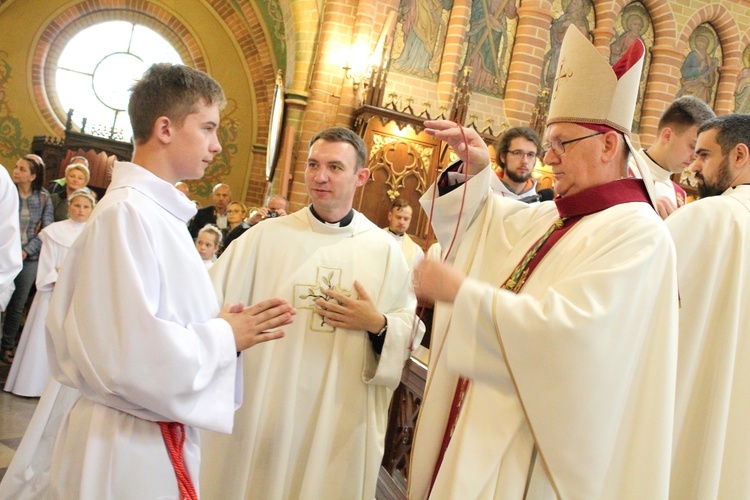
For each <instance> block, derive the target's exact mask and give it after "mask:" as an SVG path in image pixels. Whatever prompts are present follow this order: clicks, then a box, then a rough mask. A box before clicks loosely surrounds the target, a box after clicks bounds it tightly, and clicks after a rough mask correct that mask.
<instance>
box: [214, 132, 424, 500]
mask: <svg viewBox="0 0 750 500" xmlns="http://www.w3.org/2000/svg"><path fill="white" fill-rule="evenodd" d="M366 160H367V148H366V147H365V144H364V142H363V141H362V139H361V138H360V137H359V136H357V135H356V134H355V133H354V132H352V131H351V130H348V129H344V128H338V127H337V128H331V129H327V130H324V131H322V132H319V133H318V134H316V135H315V136H313V138H312V139H311V141H310V148H309V152H308V158H307V164H306V167H305V185H306V186H307V191H308V194H309V195H310V198H311V200H312V204H311V205H310V206H308V207H305V208H303V209H302V210H299V211H297V212H295V213H293V214H290V215H287V216H286V217H277V218H271V219H266V220H265V221H264V222H262V223H260V224H257V225H255V226H253V227H252V228H250V229H248V230H247V231H246V232H245V233H244V234H243V235H242V236H240V237H239V238H237V239H236V240H235V241H234V242H233V243H232V244H231V245H230V246H229V247H228V248H227V250H226V251H225V252H224V253H223V254H222V255H221V257H219V260H217V261H216V264H214V266H213V267H212V268H211V270H210V271H209V274H210V275H211V279H212V281H213V283H214V286H215V288H216V292H217V294H218V296H219V302H225V301H230V302H232V301H237V300H243V301H255V300H260V299H261V298H264V297H271V296H275V295H278V296H279V297H282V298H286V299H287V300H289V302H290V303H292V304H293V305H294V306H295V307H296V309H297V311H298V314H297V317H296V318H295V321H294V324H293V325H291V326H290V327H288V328H287V329H286V330H287V336H286V337H285V338H284V339H281V340H280V341H276V342H271V343H268V344H265V345H264V346H259V347H258V348H256V349H252V350H251V351H249V352H247V353H245V354H243V356H242V357H243V358H245V359H244V368H245V373H244V383H245V402H244V404H243V406H242V407H241V408H240V409H239V410H238V411H237V416H236V418H235V429H234V432H233V433H232V435H231V436H229V435H218V434H215V433H210V432H204V433H203V435H202V437H203V462H202V463H203V469H202V472H201V480H202V488H201V495H202V496H203V498H217V499H218V498H221V499H226V500H231V499H245V498H268V499H271V498H273V499H282V498H284V499H287V498H288V499H296V498H315V499H317V498H321V499H322V498H374V496H375V489H376V485H377V478H378V471H379V470H380V463H381V461H382V459H383V451H384V447H385V430H386V424H387V418H388V405H389V403H390V401H391V396H392V394H393V390H394V389H395V388H396V387H397V386H398V384H399V382H400V380H401V371H402V369H403V367H404V363H405V362H406V360H407V359H408V357H409V355H410V353H411V347H412V345H413V346H415V347H416V346H417V345H419V340H420V339H419V338H414V339H412V338H411V335H412V326H413V324H414V316H415V309H416V298H415V297H414V294H413V292H411V290H410V287H409V270H408V267H407V265H406V261H405V259H404V256H403V255H402V253H401V250H400V249H399V247H398V245H397V244H396V242H395V241H394V240H393V239H392V238H391V237H389V236H388V235H387V234H385V233H384V232H383V230H382V229H380V228H379V227H377V226H376V225H375V224H373V223H372V222H370V221H369V220H368V219H367V218H366V217H365V216H364V215H362V214H361V213H359V212H357V211H355V210H354V209H353V208H352V203H353V200H354V193H355V191H356V188H357V187H358V186H361V185H363V184H364V183H365V182H367V179H368V178H369V175H370V172H369V169H368V168H367V167H366Z"/></svg>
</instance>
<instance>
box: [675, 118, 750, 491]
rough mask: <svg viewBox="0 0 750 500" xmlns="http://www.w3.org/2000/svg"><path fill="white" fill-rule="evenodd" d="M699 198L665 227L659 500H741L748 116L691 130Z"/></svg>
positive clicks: (748, 435) (747, 417) (747, 338)
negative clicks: (664, 389)
mask: <svg viewBox="0 0 750 500" xmlns="http://www.w3.org/2000/svg"><path fill="white" fill-rule="evenodd" d="M695 154H696V160H695V161H694V162H693V165H692V170H693V172H694V173H695V178H696V180H697V182H698V193H699V195H700V196H701V198H700V199H699V200H697V201H694V202H692V203H689V204H687V205H685V206H684V207H683V208H681V209H680V210H678V211H677V212H675V213H674V214H673V215H672V216H671V217H669V218H668V219H667V220H666V223H667V228H668V229H669V232H670V233H671V234H672V238H673V239H674V243H675V248H676V249H677V279H678V283H679V289H680V301H681V307H680V341H679V354H678V358H677V400H676V414H675V431H674V445H673V446H674V455H673V459H672V460H673V463H672V480H671V485H670V489H669V496H670V498H673V499H683V498H750V477H749V476H748V471H750V447H749V446H748V445H749V444H750V426H748V422H749V421H750V404H749V403H748V394H750V308H749V307H748V304H749V303H750V288H748V283H750V266H748V262H746V261H747V260H748V256H749V255H750V115H746V114H730V115H723V116H720V117H718V118H714V119H711V120H708V121H706V122H704V123H703V124H702V125H701V126H700V128H699V129H698V141H697V143H696V146H695Z"/></svg>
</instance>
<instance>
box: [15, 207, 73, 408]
mask: <svg viewBox="0 0 750 500" xmlns="http://www.w3.org/2000/svg"><path fill="white" fill-rule="evenodd" d="M84 225H85V222H75V221H73V220H71V219H67V220H64V221H60V222H55V223H54V224H50V225H49V226H47V227H46V228H44V229H43V230H42V231H41V232H40V233H39V239H41V240H42V249H41V250H40V251H39V266H38V267H37V271H36V295H35V296H34V301H33V302H32V303H31V308H29V315H28V317H27V318H26V323H25V324H24V326H23V332H22V333H21V341H20V342H19V343H18V348H17V349H16V355H15V356H14V357H13V365H12V366H11V367H10V372H9V373H8V380H7V381H6V382H5V390H6V391H7V392H12V393H13V394H18V395H19V396H26V397H36V398H38V397H39V396H41V395H42V392H44V388H45V387H47V382H48V381H49V362H48V361H47V342H46V340H45V334H44V321H45V320H46V319H47V311H48V310H49V301H50V298H51V297H52V290H53V289H54V287H55V283H56V282H57V274H58V270H59V269H60V267H61V266H62V263H63V260H64V259H65V255H67V253H68V249H69V248H70V246H71V245H72V244H73V241H75V239H76V238H77V237H78V235H79V234H81V231H82V230H83V226H84Z"/></svg>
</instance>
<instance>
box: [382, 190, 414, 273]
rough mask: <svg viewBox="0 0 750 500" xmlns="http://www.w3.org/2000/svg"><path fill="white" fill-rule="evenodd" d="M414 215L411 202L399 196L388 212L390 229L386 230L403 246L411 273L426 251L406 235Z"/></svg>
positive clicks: (402, 249)
mask: <svg viewBox="0 0 750 500" xmlns="http://www.w3.org/2000/svg"><path fill="white" fill-rule="evenodd" d="M412 214H413V210H412V208H411V205H409V202H408V201H407V200H406V198H403V197H401V196H399V197H398V198H396V199H395V200H393V203H391V209H390V210H388V227H387V228H384V229H385V231H386V232H387V233H388V234H390V235H391V236H392V237H393V239H394V240H396V243H398V244H399V246H401V251H402V252H404V257H405V258H406V263H407V264H408V265H409V272H411V271H413V270H414V266H416V265H417V264H418V263H419V261H420V260H422V259H423V258H424V251H422V249H421V248H420V246H419V245H417V244H416V243H415V242H414V240H412V239H411V237H410V236H409V235H408V234H406V231H408V230H409V226H410V225H411V220H412Z"/></svg>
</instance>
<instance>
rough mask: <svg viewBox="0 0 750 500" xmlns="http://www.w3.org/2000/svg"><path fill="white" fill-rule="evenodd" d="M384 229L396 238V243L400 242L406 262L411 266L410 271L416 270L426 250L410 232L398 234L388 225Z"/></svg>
mask: <svg viewBox="0 0 750 500" xmlns="http://www.w3.org/2000/svg"><path fill="white" fill-rule="evenodd" d="M383 230H384V231H385V232H386V233H388V234H389V235H391V237H392V238H393V239H394V240H396V243H398V244H399V246H400V247H401V251H402V252H403V253H404V258H406V264H407V265H408V266H409V272H412V271H414V268H415V267H417V264H419V261H420V260H422V259H424V252H423V251H422V249H421V248H420V247H419V245H417V244H416V243H414V240H412V239H411V236H409V235H408V234H406V233H404V234H400V235H399V234H396V233H394V232H393V231H391V230H390V229H388V228H387V227H384V228H383Z"/></svg>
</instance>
